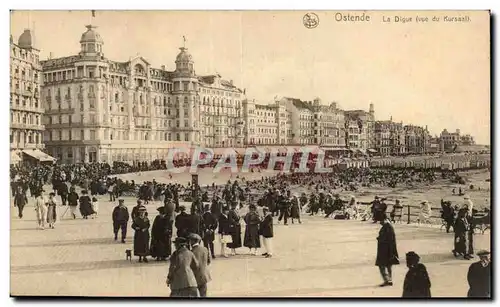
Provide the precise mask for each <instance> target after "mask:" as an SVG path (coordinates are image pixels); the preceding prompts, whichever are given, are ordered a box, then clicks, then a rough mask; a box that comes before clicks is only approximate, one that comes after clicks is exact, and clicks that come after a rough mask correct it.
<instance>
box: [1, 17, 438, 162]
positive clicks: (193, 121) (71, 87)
mask: <svg viewBox="0 0 500 307" xmlns="http://www.w3.org/2000/svg"><path fill="white" fill-rule="evenodd" d="M86 27H87V29H86V31H85V32H84V33H83V34H82V35H81V38H80V52H79V53H78V54H76V55H71V56H67V57H62V58H55V59H53V58H49V59H48V60H45V61H39V59H38V53H39V51H38V50H37V49H35V48H34V44H33V37H32V33H31V32H30V31H29V30H26V31H25V32H24V33H23V34H22V35H21V37H20V38H19V41H18V43H17V44H14V43H13V41H12V38H11V140H10V141H11V142H10V143H11V150H12V152H13V153H14V154H13V155H12V158H11V159H12V160H16V159H21V158H24V157H25V156H30V157H34V158H38V160H43V159H46V160H50V157H48V156H46V155H45V158H44V157H42V156H43V155H44V153H42V151H41V150H43V151H45V152H46V153H48V154H49V155H51V156H53V157H54V158H56V159H57V161H58V162H59V163H79V162H114V161H123V162H128V163H132V162H134V161H152V160H154V159H164V158H165V157H166V156H167V153H168V150H169V149H170V148H176V147H191V146H196V145H200V146H206V147H210V148H223V147H232V148H243V147H247V146H259V147H268V148H270V147H281V148H283V147H284V146H293V145H296V146H299V145H300V146H303V145H314V146H321V147H323V148H326V149H330V150H333V151H338V152H340V155H344V156H345V154H350V153H362V154H364V153H367V152H370V153H379V154H382V155H384V154H401V153H417V152H419V153H422V152H426V147H427V146H428V141H427V140H428V139H430V136H429V135H428V132H427V131H426V129H424V128H421V127H413V126H412V127H413V128H412V129H409V128H407V126H405V127H404V129H403V127H402V125H401V124H399V126H398V125H395V124H393V123H392V121H381V122H378V121H375V108H374V105H373V104H370V105H369V111H364V110H346V111H345V110H342V109H341V108H340V106H339V105H338V104H337V103H336V102H332V103H329V104H324V103H322V102H321V100H320V99H319V98H316V99H315V100H314V101H303V100H301V99H297V98H290V97H275V98H274V99H273V100H272V101H269V102H258V101H255V100H253V99H247V98H246V95H245V94H246V93H245V90H243V89H240V88H238V87H237V86H235V85H234V84H233V81H228V80H224V79H222V77H221V76H220V75H219V74H213V75H207V76H200V75H197V74H196V72H195V65H194V64H195V63H194V61H193V57H192V56H191V55H190V53H189V52H188V50H187V48H185V46H184V47H181V48H180V52H179V54H178V55H177V57H176V59H175V69H170V70H168V69H166V68H165V66H161V67H160V68H154V67H152V65H151V64H150V63H149V62H148V61H147V60H146V59H144V58H142V57H140V56H137V57H134V58H130V59H129V60H128V61H125V62H119V61H112V60H110V59H107V58H106V57H105V53H104V51H105V47H104V40H103V39H102V38H101V36H100V35H99V33H98V32H97V31H96V27H95V26H91V25H89V26H86ZM40 81H41V82H42V85H41V88H40ZM44 115H45V116H44ZM44 127H45V128H44ZM415 129H420V130H418V133H413V134H412V133H410V132H415V131H417V130H415ZM410 130H411V131H410ZM410 147H411V148H410ZM14 162H15V161H14Z"/></svg>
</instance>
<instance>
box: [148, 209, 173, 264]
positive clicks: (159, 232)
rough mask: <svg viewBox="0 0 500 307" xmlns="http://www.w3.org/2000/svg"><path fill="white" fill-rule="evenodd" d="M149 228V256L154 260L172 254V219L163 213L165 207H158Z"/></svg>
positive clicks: (163, 259) (162, 259) (159, 259)
mask: <svg viewBox="0 0 500 307" xmlns="http://www.w3.org/2000/svg"><path fill="white" fill-rule="evenodd" d="M156 210H158V213H159V214H158V215H157V216H156V217H155V219H154V222H153V227H152V228H151V256H152V257H154V258H156V261H165V260H167V258H168V257H170V255H171V254H172V241H171V240H172V221H171V220H170V218H168V217H167V215H166V214H165V207H163V206H162V207H159V208H157V209H156Z"/></svg>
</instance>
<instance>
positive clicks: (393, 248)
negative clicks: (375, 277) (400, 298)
mask: <svg viewBox="0 0 500 307" xmlns="http://www.w3.org/2000/svg"><path fill="white" fill-rule="evenodd" d="M380 224H382V227H381V228H380V231H379V234H378V237H377V260H376V262H375V265H376V266H378V267H379V270H380V275H382V278H383V279H384V283H383V284H381V285H380V286H381V287H385V286H392V266H393V265H396V264H399V255H398V249H397V244H396V233H395V232H394V228H393V227H392V225H391V223H390V222H389V219H388V218H387V217H385V219H383V220H382V221H381V222H380Z"/></svg>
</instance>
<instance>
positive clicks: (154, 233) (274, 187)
mask: <svg viewBox="0 0 500 307" xmlns="http://www.w3.org/2000/svg"><path fill="white" fill-rule="evenodd" d="M150 167H153V168H154V167H160V168H161V167H163V166H162V164H156V166H147V165H142V166H134V168H131V167H130V166H128V165H125V164H123V163H115V164H113V166H110V165H108V164H105V163H103V164H88V165H74V166H56V167H49V166H37V167H31V168H30V169H26V168H22V167H17V168H15V169H14V172H13V176H12V177H11V178H12V181H11V185H12V187H13V196H14V205H15V206H17V207H18V209H19V217H20V218H22V217H23V211H22V209H23V207H24V206H25V205H26V204H27V202H28V197H27V193H28V191H29V192H30V194H31V196H32V197H34V198H35V209H36V212H37V219H38V226H39V228H40V229H45V227H46V226H48V228H50V229H53V228H55V224H56V221H57V220H58V217H57V210H56V208H57V206H58V205H59V204H58V201H57V200H56V195H59V196H60V199H61V205H62V206H67V209H66V211H65V212H64V213H63V214H62V216H61V218H62V217H64V216H65V215H66V214H67V212H68V211H69V214H70V218H73V219H75V218H76V217H77V208H78V207H79V210H80V215H81V216H82V217H83V218H84V219H88V218H95V217H97V216H98V212H99V204H98V197H97V196H98V195H109V200H110V201H112V202H113V201H115V200H117V199H118V205H117V206H116V207H115V208H114V210H113V213H112V220H113V232H114V239H115V240H117V241H118V237H119V234H120V235H121V236H120V240H121V242H122V243H126V239H127V229H128V227H130V226H131V227H132V229H133V230H134V245H133V246H134V247H133V254H134V255H135V256H137V257H139V262H143V263H147V262H148V261H149V260H148V257H152V258H153V259H154V260H156V261H167V260H168V261H169V262H170V268H169V274H168V279H167V284H168V285H169V286H170V288H171V290H172V294H171V295H172V296H190V297H195V296H206V295H207V283H208V282H209V281H210V279H211V277H210V274H209V269H208V265H209V264H210V261H211V259H214V258H216V255H215V250H214V245H215V242H216V241H217V243H218V244H220V251H221V254H220V256H221V257H225V258H227V257H230V256H234V255H236V254H237V249H239V248H241V247H246V248H248V250H249V254H251V255H257V254H258V250H259V249H260V248H262V247H263V248H264V249H263V253H262V256H264V257H267V258H270V257H272V256H273V247H272V245H273V244H272V240H273V239H272V238H273V236H274V233H273V218H274V217H277V222H278V223H280V222H281V221H283V222H284V225H289V221H290V222H291V223H292V224H294V223H295V221H297V222H298V223H299V224H301V223H302V220H301V214H303V213H304V212H306V213H308V214H309V215H319V214H322V215H324V217H325V218H329V217H333V218H341V219H362V220H370V221H373V223H381V224H382V227H381V230H380V233H379V237H378V250H377V257H376V265H377V266H378V267H379V268H380V273H381V275H382V278H383V280H384V282H383V284H382V286H392V266H393V265H396V264H399V258H398V257H399V256H398V254H397V246H396V236H395V232H394V228H393V227H392V225H391V221H392V222H394V218H395V215H396V211H397V210H398V209H399V208H402V206H401V207H399V206H400V204H399V202H398V201H396V204H395V205H393V206H392V211H390V212H388V211H387V209H388V205H387V204H386V202H385V201H386V199H384V198H379V197H375V199H374V200H373V201H372V202H371V203H370V205H369V206H367V207H365V209H364V210H362V208H361V207H360V205H359V203H358V202H357V201H356V198H355V196H354V195H350V196H349V199H348V200H342V199H341V198H340V195H339V193H334V192H333V193H332V192H331V191H332V190H340V193H342V192H348V193H354V192H356V191H357V189H358V188H359V187H360V186H366V187H369V186H373V185H378V186H386V187H395V186H397V185H401V184H407V185H409V184H413V183H414V182H427V183H432V182H434V181H435V180H437V178H439V175H441V178H454V177H455V176H456V173H455V172H449V171H443V172H442V173H441V174H439V173H436V172H434V171H430V170H404V169H403V170H401V169H399V170H394V169H369V168H356V169H347V170H344V171H338V172H334V173H329V174H307V173H289V174H279V175H277V176H274V177H263V178H262V179H260V180H252V181H250V180H245V178H239V177H237V180H235V181H233V182H231V181H229V182H228V183H227V184H226V185H224V186H216V185H215V184H212V185H211V186H208V185H207V186H204V187H203V186H198V185H191V184H187V185H181V184H178V183H177V184H173V183H169V184H164V183H158V182H156V181H155V180H154V179H153V180H152V181H145V182H143V183H140V184H138V183H136V182H134V181H130V182H128V181H122V180H121V179H119V178H117V177H116V176H113V175H115V174H119V173H120V172H129V171H133V170H146V169H148V168H150ZM238 180H239V181H238ZM46 184H51V185H52V188H53V191H51V192H50V193H49V197H48V198H45V196H44V192H45V191H44V189H43V186H44V185H46ZM68 186H69V187H68ZM295 186H303V187H307V188H308V190H307V191H308V193H306V192H303V193H301V194H297V193H294V192H293V187H295ZM78 189H80V191H81V192H80V195H79V194H78V193H77V190H78ZM124 196H136V197H137V205H136V206H135V207H134V208H133V209H132V212H131V213H130V214H129V212H128V208H127V207H126V206H125V203H124V200H123V198H122V197H124ZM152 202H155V203H156V202H159V203H162V204H163V206H160V207H159V208H157V211H158V215H156V216H155V218H154V221H153V223H152V224H151V223H150V220H149V218H148V212H147V207H146V205H147V204H149V203H152ZM184 202H189V203H191V207H190V208H186V207H185V206H184V205H183V203H184ZM423 204H425V202H423ZM426 206H427V205H426ZM426 206H422V207H425V208H427V207H426ZM443 208H444V207H443ZM450 208H451V204H450ZM242 209H244V210H248V212H247V213H245V214H240V213H241V211H242ZM445 211H446V210H445V209H443V216H444V215H445V213H444V212H445ZM455 211H456V212H457V215H455V214H454V213H453V214H451V215H450V214H446V218H445V217H443V219H444V220H446V221H447V231H449V229H450V228H451V227H452V228H453V230H454V233H455V238H454V245H455V246H454V250H453V254H454V255H455V256H456V257H458V256H459V255H460V256H462V257H463V258H464V259H471V258H472V256H473V254H474V249H473V227H472V226H471V224H473V222H474V220H473V208H472V202H471V201H470V199H469V200H467V199H466V201H465V204H464V206H463V207H462V208H458V210H455ZM188 212H189V213H188ZM424 214H425V211H424ZM129 222H130V226H129ZM174 228H175V230H176V233H175V234H174ZM243 229H244V231H243ZM471 229H472V231H471ZM120 232H121V233H120ZM172 245H174V246H175V250H173V249H172ZM205 254H206V255H205ZM478 255H479V256H480V257H481V261H480V266H479V265H476V264H474V268H473V267H472V266H471V270H472V272H469V275H471V276H481V278H483V280H484V279H485V278H486V277H485V273H484V272H485V270H486V269H484V268H489V254H488V252H487V251H481V252H480V253H478ZM406 258H407V262H406V263H407V265H408V267H409V271H408V273H407V277H406V279H405V283H404V286H403V296H405V297H416V296H425V297H430V280H429V277H428V274H427V271H426V268H425V266H424V265H423V264H421V263H419V256H418V255H417V254H416V253H415V252H410V253H408V254H407V255H406ZM484 259H486V260H484ZM480 272H483V273H480ZM474 278H479V277H471V280H472V283H471V291H470V293H472V294H470V295H471V296H478V295H479V294H478V293H482V294H480V295H479V296H481V295H486V294H485V293H486V292H487V291H490V290H489V288H488V290H485V289H486V288H487V287H489V284H487V283H486V282H485V283H484V284H483V286H481V287H482V288H481V289H482V290H477V289H476V290H473V287H475V286H476V285H477V284H478V283H476V282H474ZM473 284H474V285H473ZM481 291H483V292H481ZM488 295H489V292H488Z"/></svg>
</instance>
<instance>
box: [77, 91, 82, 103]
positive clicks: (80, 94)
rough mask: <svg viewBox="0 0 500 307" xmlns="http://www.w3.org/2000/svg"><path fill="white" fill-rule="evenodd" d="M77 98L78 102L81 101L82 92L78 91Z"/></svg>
mask: <svg viewBox="0 0 500 307" xmlns="http://www.w3.org/2000/svg"><path fill="white" fill-rule="evenodd" d="M77 98H78V101H79V102H83V93H78V95H77Z"/></svg>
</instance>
